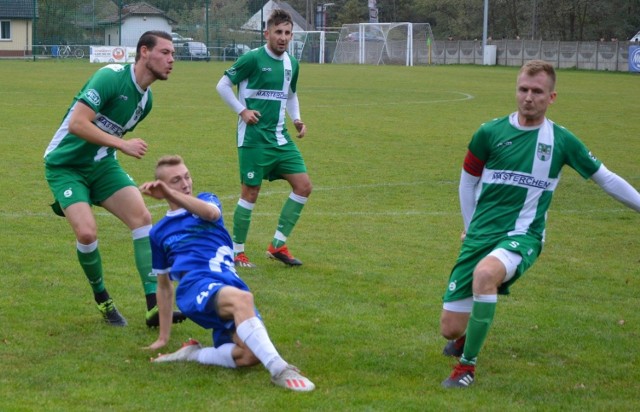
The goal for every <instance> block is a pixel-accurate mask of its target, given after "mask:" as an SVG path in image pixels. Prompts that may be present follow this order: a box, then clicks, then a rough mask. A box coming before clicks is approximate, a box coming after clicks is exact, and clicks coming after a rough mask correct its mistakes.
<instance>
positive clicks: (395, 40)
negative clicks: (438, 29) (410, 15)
mask: <svg viewBox="0 0 640 412" xmlns="http://www.w3.org/2000/svg"><path fill="white" fill-rule="evenodd" d="M432 42H433V33H432V32H431V25H430V24H429V23H407V22H398V23H357V24H344V25H343V26H342V28H341V29H340V37H339V39H338V42H337V44H336V50H335V53H334V55H333V63H346V64H375V65H379V64H400V65H405V66H413V65H414V64H430V63H431V59H430V57H431V50H430V47H431V44H432Z"/></svg>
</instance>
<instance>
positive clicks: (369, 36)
mask: <svg viewBox="0 0 640 412" xmlns="http://www.w3.org/2000/svg"><path fill="white" fill-rule="evenodd" d="M345 40H347V41H352V42H359V41H360V33H359V32H357V31H354V32H352V33H349V34H347V37H346V39H345ZM364 41H374V42H383V41H384V35H383V34H382V33H378V32H370V31H365V32H364Z"/></svg>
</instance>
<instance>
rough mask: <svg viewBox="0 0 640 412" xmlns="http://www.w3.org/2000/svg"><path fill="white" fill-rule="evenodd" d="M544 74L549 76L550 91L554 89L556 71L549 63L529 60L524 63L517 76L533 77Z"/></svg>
mask: <svg viewBox="0 0 640 412" xmlns="http://www.w3.org/2000/svg"><path fill="white" fill-rule="evenodd" d="M541 72H544V73H546V74H547V76H549V79H550V80H551V91H553V90H555V88H556V71H555V69H554V68H553V65H552V64H551V63H548V62H546V61H544V60H530V61H528V62H526V63H525V64H524V65H523V66H522V67H521V68H520V72H519V73H518V76H520V75H521V74H526V75H528V76H535V75H536V74H538V73H541Z"/></svg>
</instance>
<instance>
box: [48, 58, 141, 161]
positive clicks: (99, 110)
mask: <svg viewBox="0 0 640 412" xmlns="http://www.w3.org/2000/svg"><path fill="white" fill-rule="evenodd" d="M152 100H153V99H152V94H151V89H150V88H147V90H142V89H141V88H140V86H138V84H137V83H136V80H135V74H134V72H133V65H132V64H128V65H119V64H110V65H107V66H104V67H102V68H101V69H99V70H98V71H96V72H95V73H94V75H93V76H91V78H90V79H89V80H88V81H87V83H86V84H85V85H84V86H83V87H82V89H81V90H80V92H78V94H77V95H76V96H75V97H74V99H73V102H72V103H71V106H70V107H69V109H68V110H67V113H66V114H65V116H64V118H63V119H62V123H61V124H60V127H59V128H58V131H57V132H56V134H55V135H54V136H53V139H52V140H51V142H50V143H49V146H48V147H47V149H46V151H45V154H44V156H45V162H46V164H47V165H49V166H88V165H92V164H93V163H94V162H99V161H100V160H101V159H104V158H105V157H115V152H116V149H114V148H112V147H104V146H99V145H96V144H93V143H90V142H88V141H86V140H85V139H82V138H80V137H78V136H75V135H73V134H71V133H69V119H70V118H71V114H72V113H73V110H74V109H75V107H76V105H77V104H83V103H84V104H86V105H88V106H89V107H91V108H92V109H93V111H94V112H95V113H96V118H95V120H94V122H93V123H94V124H95V125H96V126H97V127H98V128H100V129H101V130H102V131H104V132H107V133H109V134H111V135H113V136H117V137H122V136H124V135H125V133H127V132H129V131H131V130H133V129H134V128H135V127H136V125H137V124H138V123H139V122H140V121H141V120H142V119H144V118H145V117H146V116H147V114H148V113H149V112H150V111H151V106H152ZM80 101H82V103H80Z"/></svg>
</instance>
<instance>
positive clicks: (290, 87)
mask: <svg viewBox="0 0 640 412" xmlns="http://www.w3.org/2000/svg"><path fill="white" fill-rule="evenodd" d="M298 72H299V65H298V61H297V60H296V59H295V58H294V57H293V56H290V55H289V53H287V52H285V53H283V54H282V56H276V55H275V54H273V53H271V52H270V51H269V50H268V49H267V46H262V47H259V48H257V49H254V50H251V51H250V52H247V53H245V54H243V55H242V56H240V58H239V59H238V60H237V61H236V62H235V64H234V65H233V66H231V67H230V68H229V69H228V70H226V71H225V72H224V73H225V75H226V76H227V77H229V79H230V80H231V82H232V83H233V84H235V85H238V100H239V101H240V103H242V104H243V105H244V106H245V107H246V108H247V109H250V110H257V111H259V112H260V114H261V117H260V121H258V123H257V124H254V125H247V124H246V123H245V122H243V121H242V118H238V147H273V146H282V145H284V144H287V143H290V142H291V136H289V133H288V132H287V128H286V125H285V114H286V107H287V99H288V97H289V93H290V92H292V93H295V92H296V84H297V82H298Z"/></svg>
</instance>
